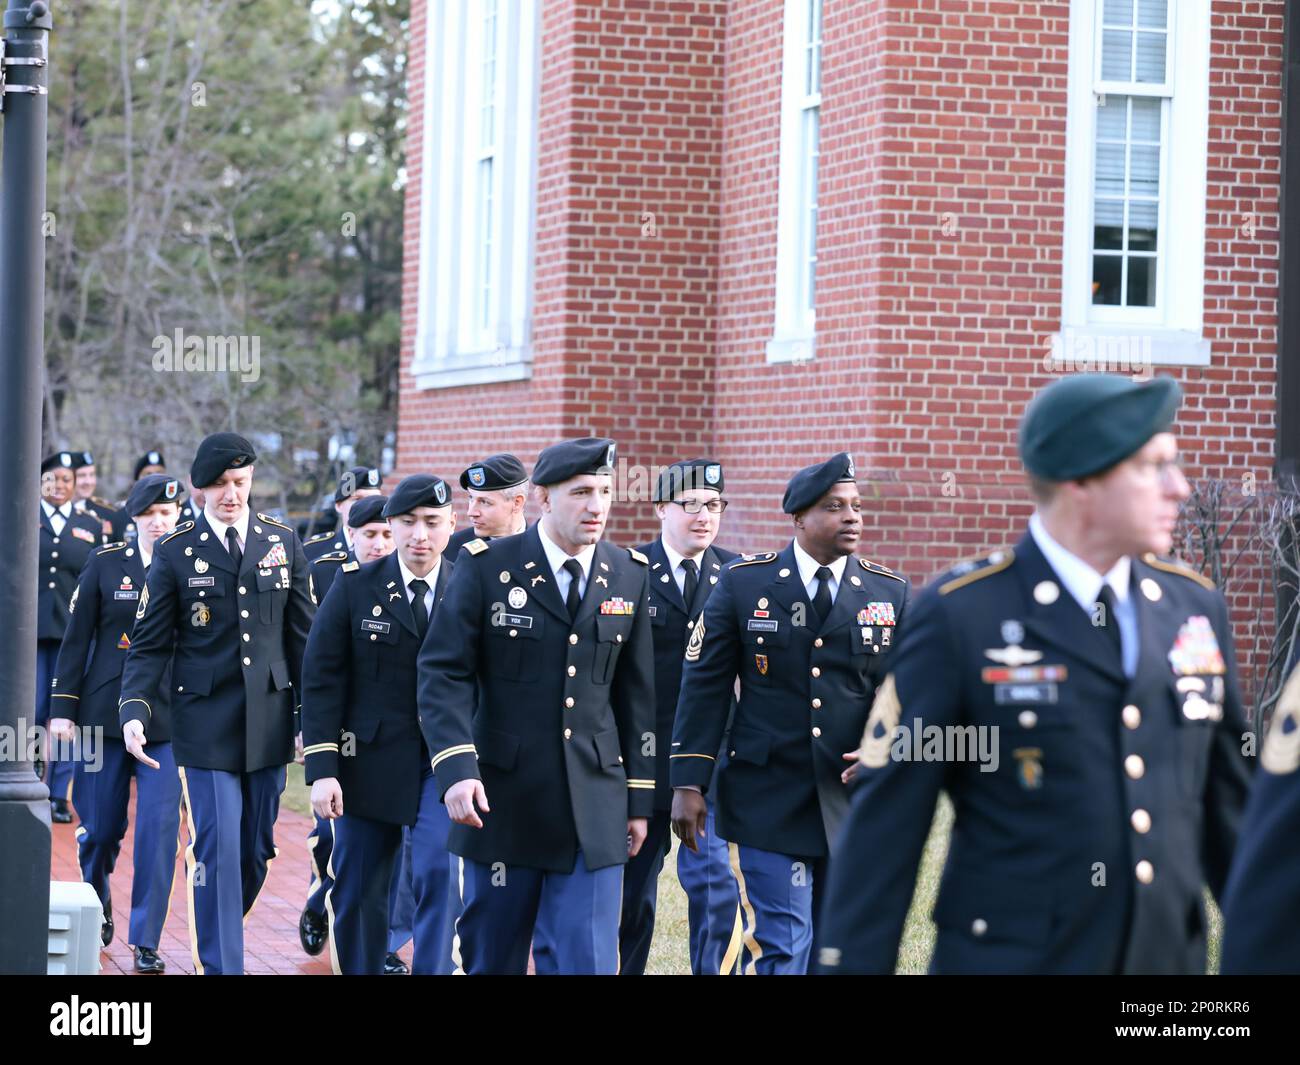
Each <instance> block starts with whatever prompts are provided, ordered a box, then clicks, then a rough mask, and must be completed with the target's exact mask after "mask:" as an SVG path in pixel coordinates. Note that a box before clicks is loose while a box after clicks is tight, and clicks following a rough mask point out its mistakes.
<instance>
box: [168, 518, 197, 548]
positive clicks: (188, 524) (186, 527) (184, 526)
mask: <svg viewBox="0 0 1300 1065" xmlns="http://www.w3.org/2000/svg"><path fill="white" fill-rule="evenodd" d="M192 528H194V522H192V521H185V522H181V524H180V525H178V526H176V528H174V529H173V530H172V531H171V532H169V533H168V534H167V535H166V536H164V537H163V538H162V540H160V541H159V543H164V544H165V543H166V542H167V541H168V540H170V539H172V538H173V537H175V536H180V534H181V533H183V532H189V531H190V530H191V529H192Z"/></svg>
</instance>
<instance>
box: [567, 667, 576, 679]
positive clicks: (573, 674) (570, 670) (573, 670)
mask: <svg viewBox="0 0 1300 1065" xmlns="http://www.w3.org/2000/svg"><path fill="white" fill-rule="evenodd" d="M565 672H566V673H568V674H569V676H571V677H576V676H577V675H578V667H577V666H570V667H569V668H568V669H567V670H565Z"/></svg>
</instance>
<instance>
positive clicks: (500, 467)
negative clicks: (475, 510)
mask: <svg viewBox="0 0 1300 1065" xmlns="http://www.w3.org/2000/svg"><path fill="white" fill-rule="evenodd" d="M527 480H528V474H527V473H525V472H524V464H523V463H522V462H520V461H519V460H518V459H517V458H515V457H514V455H508V454H501V455H489V456H488V457H487V458H485V459H483V460H482V461H481V462H475V463H473V464H472V465H471V466H469V468H467V469H466V470H465V471H464V472H463V473H462V474H461V475H460V486H461V487H462V488H463V489H465V491H467V492H468V491H469V490H470V489H471V488H473V489H475V490H476V491H479V492H498V491H502V490H503V489H506V488H517V487H518V486H519V485H521V484H524V483H525V482H526V481H527Z"/></svg>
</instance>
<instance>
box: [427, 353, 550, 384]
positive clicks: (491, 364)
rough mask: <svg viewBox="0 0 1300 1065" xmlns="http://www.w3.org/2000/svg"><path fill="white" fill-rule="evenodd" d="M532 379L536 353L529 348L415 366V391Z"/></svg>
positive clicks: (477, 354) (469, 354)
mask: <svg viewBox="0 0 1300 1065" xmlns="http://www.w3.org/2000/svg"><path fill="white" fill-rule="evenodd" d="M532 375H533V353H532V351H531V349H529V348H496V349H492V350H490V351H470V352H460V353H458V354H456V355H450V356H448V357H447V358H445V359H439V360H437V361H436V362H435V361H433V360H423V361H420V362H414V363H412V364H411V376H412V377H414V378H415V387H416V388H418V389H421V390H425V389H434V388H462V387H464V386H466V385H490V384H499V383H502V382H505V381H523V380H527V379H528V378H529V377H532Z"/></svg>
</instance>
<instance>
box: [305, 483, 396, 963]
mask: <svg viewBox="0 0 1300 1065" xmlns="http://www.w3.org/2000/svg"><path fill="white" fill-rule="evenodd" d="M387 503H388V497H387V496H382V495H376V496H366V497H364V498H362V499H359V500H357V501H356V503H355V504H354V505H353V506H352V507H351V508H350V509H349V510H348V528H349V530H350V534H351V541H352V543H351V547H349V548H348V550H347V551H335V552H331V553H329V554H327V555H322V556H321V557H320V558H318V559H317V560H316V561H315V562H313V563H312V565H311V575H312V583H313V584H314V585H315V588H316V601H317V602H319V603H323V602H325V596H326V594H327V593H328V592H329V590H330V585H331V584H333V583H334V578H335V577H336V576H337V575H338V573H339V571H340V567H342V566H344V565H346V564H347V563H349V562H357V563H359V564H361V565H365V564H366V563H368V562H377V561H379V559H381V558H386V557H387V556H388V555H390V554H391V553H392V551H393V530H392V527H391V526H390V525H389V523H388V520H387V519H386V518H385V517H384V507H385V506H386V505H387ZM319 617H320V615H319V614H317V618H318V619H319ZM312 624H313V625H315V624H316V622H313V623H312ZM313 818H314V821H315V823H314V825H313V827H312V831H311V833H310V834H309V835H308V836H307V851H308V853H309V854H310V855H311V861H312V871H311V880H310V884H309V886H308V889H307V902H306V904H305V905H304V906H303V911H302V914H301V915H300V916H299V918H298V940H299V942H300V943H301V944H302V949H303V950H304V951H306V952H307V953H308V954H310V955H311V956H313V957H315V956H316V955H317V954H319V953H320V952H321V951H322V950H324V949H325V941H326V939H327V937H328V936H329V915H328V912H327V911H326V909H325V895H326V892H328V891H329V889H330V888H331V887H332V886H333V884H334V877H333V876H331V875H330V871H329V870H330V854H331V853H332V851H333V848H334V830H333V828H332V826H331V824H330V821H329V820H328V819H326V818H323V817H321V816H320V815H319V814H313ZM409 853H410V846H409V844H408V845H405V846H404V847H403V850H402V854H403V857H402V859H401V860H399V862H398V864H397V868H396V870H395V872H394V874H393V891H392V897H391V900H390V915H391V919H390V926H389V948H388V957H387V959H386V961H385V963H384V971H385V974H387V975H398V974H405V973H406V972H407V971H408V970H407V968H406V963H405V962H404V961H402V959H401V958H399V957H398V956H397V952H398V951H399V950H401V949H402V947H404V946H405V945H406V944H407V943H409V942H410V940H411V919H412V914H413V909H414V901H413V899H412V890H413V888H412V884H411V867H410V861H409V860H408V859H409Z"/></svg>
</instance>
